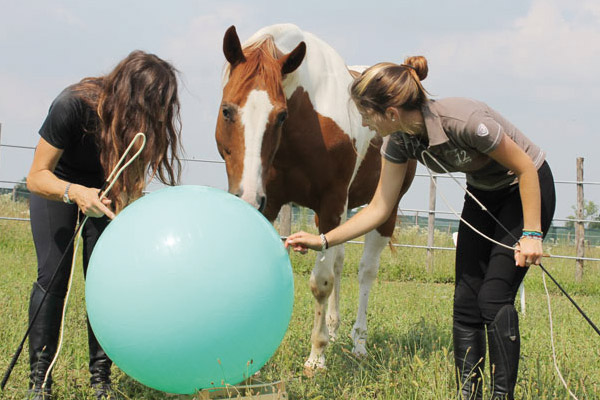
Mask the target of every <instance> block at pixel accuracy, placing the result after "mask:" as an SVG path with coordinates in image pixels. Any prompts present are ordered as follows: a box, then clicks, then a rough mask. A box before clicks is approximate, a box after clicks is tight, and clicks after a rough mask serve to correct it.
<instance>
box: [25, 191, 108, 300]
mask: <svg viewBox="0 0 600 400" xmlns="http://www.w3.org/2000/svg"><path fill="white" fill-rule="evenodd" d="M29 208H30V218H31V232H32V234H33V242H34V245H35V250H36V254H37V261H38V278H37V282H38V284H39V285H40V286H41V287H42V288H44V290H49V291H50V293H51V294H53V295H54V296H58V297H64V296H65V294H66V292H67V285H68V281H69V273H70V269H71V263H72V261H73V244H71V246H69V241H70V240H71V238H72V237H73V234H74V233H75V227H76V225H77V214H78V208H77V205H75V204H65V203H61V202H58V201H52V200H47V199H44V198H42V197H39V196H36V195H34V194H31V198H30V206H29ZM81 216H82V217H83V215H81ZM82 221H83V219H82ZM109 221H110V220H109V219H108V217H106V216H105V217H102V218H91V217H90V218H88V221H87V222H86V224H85V225H84V227H83V230H82V232H81V240H82V242H83V272H84V274H85V273H86V272H87V267H88V262H89V260H90V256H91V254H92V250H93V249H94V245H95V244H96V241H97V240H98V238H99V237H100V234H101V233H102V231H103V230H104V228H106V226H107V225H108V223H109ZM67 246H68V248H67ZM65 251H66V254H65V256H64V258H63V260H62V262H61V263H60V265H59V264H58V263H59V261H60V259H61V257H62V256H63V254H64V253H65ZM57 268H59V269H60V270H59V271H58V273H57V276H56V278H55V280H54V283H52V287H49V285H50V279H51V278H52V275H53V274H54V272H55V271H56V269H57Z"/></svg>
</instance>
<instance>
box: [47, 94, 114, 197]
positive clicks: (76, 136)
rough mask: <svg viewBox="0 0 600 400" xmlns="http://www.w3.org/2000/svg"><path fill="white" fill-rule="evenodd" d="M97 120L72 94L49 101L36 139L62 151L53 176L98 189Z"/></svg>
mask: <svg viewBox="0 0 600 400" xmlns="http://www.w3.org/2000/svg"><path fill="white" fill-rule="evenodd" d="M99 126H100V118H99V117H98V114H97V113H96V111H95V110H93V109H92V108H91V107H90V106H89V105H88V104H87V103H85V102H84V101H83V100H82V99H81V98H80V97H79V96H77V95H76V94H75V93H74V92H73V88H72V87H68V88H66V89H65V90H63V91H62V92H61V93H60V94H59V95H58V97H57V98H56V99H54V101H53V102H52V105H51V106H50V110H49V111H48V116H47V117H46V120H45V121H44V123H43V124H42V127H41V128H40V132H39V133H40V136H41V137H43V138H44V139H45V140H46V141H47V142H48V143H50V144H51V145H52V146H54V147H56V148H58V149H61V150H63V154H62V156H61V158H60V160H59V161H58V164H57V165H56V168H55V170H54V174H55V175H56V176H57V177H58V178H60V179H64V180H66V181H69V182H73V183H77V184H80V185H84V186H88V187H95V188H100V187H102V184H103V182H104V173H103V170H102V166H101V164H100V153H99V151H98V146H97V143H96V141H97V138H98V130H99Z"/></svg>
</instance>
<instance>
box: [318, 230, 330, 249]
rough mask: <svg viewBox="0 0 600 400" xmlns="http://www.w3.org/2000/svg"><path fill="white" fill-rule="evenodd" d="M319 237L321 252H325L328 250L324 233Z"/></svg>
mask: <svg viewBox="0 0 600 400" xmlns="http://www.w3.org/2000/svg"><path fill="white" fill-rule="evenodd" d="M319 236H320V237H321V251H325V250H327V249H328V248H329V242H328V241H327V238H326V237H325V234H324V233H321V234H320V235H319Z"/></svg>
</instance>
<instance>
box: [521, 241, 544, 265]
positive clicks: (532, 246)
mask: <svg viewBox="0 0 600 400" xmlns="http://www.w3.org/2000/svg"><path fill="white" fill-rule="evenodd" d="M543 254H544V249H543V247H542V241H541V240H539V239H532V238H528V237H524V238H521V239H519V241H518V242H517V244H516V246H515V265H516V266H518V267H529V266H530V265H531V264H534V265H539V264H540V263H541V262H542V256H543Z"/></svg>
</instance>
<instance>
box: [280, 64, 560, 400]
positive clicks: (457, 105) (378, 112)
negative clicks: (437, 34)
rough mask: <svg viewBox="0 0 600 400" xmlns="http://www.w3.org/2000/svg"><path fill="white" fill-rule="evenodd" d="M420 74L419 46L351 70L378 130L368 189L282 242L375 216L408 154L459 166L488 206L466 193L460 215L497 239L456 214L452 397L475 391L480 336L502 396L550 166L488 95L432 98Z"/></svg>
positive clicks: (335, 234) (542, 220) (350, 228)
mask: <svg viewBox="0 0 600 400" xmlns="http://www.w3.org/2000/svg"><path fill="white" fill-rule="evenodd" d="M427 74H428V66H427V60H426V59H425V57H422V56H417V57H409V58H407V59H406V60H405V62H404V63H403V64H400V65H398V64H393V63H380V64H377V65H374V66H372V67H370V68H368V69H366V70H365V71H364V72H363V73H362V74H361V76H360V77H358V78H356V80H355V81H354V82H353V84H352V86H351V89H350V90H351V96H352V99H353V100H354V102H355V103H356V105H357V107H358V110H359V111H360V113H361V115H362V119H363V125H364V126H368V127H370V128H371V129H372V130H375V131H377V132H378V133H379V134H380V135H381V136H383V137H384V143H383V145H382V148H381V154H382V157H383V160H382V167H381V177H380V181H379V185H378V187H377V190H376V192H375V195H374V196H373V199H372V201H371V202H370V203H369V205H368V206H366V207H365V208H364V209H362V210H361V211H360V212H359V213H357V214H356V215H355V216H354V217H352V218H350V219H349V220H348V221H347V222H346V223H344V224H343V225H340V226H339V227H337V228H336V229H333V230H332V231H330V232H327V233H326V234H324V235H321V236H316V235H311V234H308V233H305V232H298V233H295V234H293V235H290V236H289V237H288V239H287V240H286V247H287V246H290V247H291V248H292V249H294V250H296V251H300V252H305V251H306V250H307V249H313V250H321V249H322V248H323V247H325V246H335V245H337V244H341V243H344V242H346V241H348V240H350V239H353V238H355V237H357V236H360V235H362V234H364V233H366V232H368V231H370V230H371V229H373V228H375V227H377V226H379V225H380V224H381V223H382V222H383V221H384V220H385V219H386V218H387V217H388V216H389V213H390V212H391V210H392V208H393V206H394V204H395V201H396V200H397V198H398V195H399V193H400V188H401V187H402V183H403V180H404V178H405V174H406V170H407V163H410V162H415V160H417V161H419V162H421V163H422V164H424V165H425V166H426V167H427V168H429V169H430V170H433V171H434V172H437V173H443V172H456V171H459V172H464V173H465V174H466V178H467V189H468V191H469V192H470V193H471V194H472V195H474V196H473V197H475V198H476V199H477V200H478V201H479V202H481V203H482V204H483V205H484V206H485V208H486V209H487V210H484V209H482V207H481V205H480V204H478V203H477V201H475V200H474V199H473V198H471V197H470V196H469V195H466V196H465V203H464V206H463V211H462V219H463V220H464V221H466V223H468V224H470V225H471V226H472V227H473V228H475V229H477V230H478V231H479V232H481V233H483V234H484V235H486V236H488V237H489V238H492V239H493V240H494V241H495V242H496V243H494V242H492V241H490V240H489V239H487V238H484V237H483V236H481V235H479V234H478V233H476V232H475V231H474V230H473V229H472V228H471V227H469V226H468V225H467V224H466V223H465V222H463V221H461V223H460V226H459V234H458V243H457V249H456V279H455V291H454V310H453V339H454V358H455V365H456V371H457V383H458V397H459V398H461V399H481V396H482V382H483V379H482V376H483V364H484V359H485V355H486V336H487V347H489V356H490V372H491V377H490V378H491V379H490V380H489V381H490V382H491V386H492V387H491V392H492V399H494V400H499V399H503V400H504V399H509V400H510V399H513V398H514V388H515V384H516V380H517V371H518V364H519V355H520V336H519V324H518V315H517V311H516V309H515V308H514V300H515V296H516V293H517V290H518V288H519V285H520V283H521V281H522V280H523V278H524V277H525V274H526V273H527V271H528V269H529V266H530V265H532V264H534V265H536V264H539V263H540V261H541V257H542V254H543V249H542V239H543V237H544V236H545V234H546V233H547V231H548V228H549V227H550V223H551V221H552V217H553V215H554V208H555V192H554V180H553V178H552V172H551V171H550V167H549V166H548V163H547V162H546V161H545V153H544V151H543V150H542V149H540V148H539V147H538V146H536V145H535V144H534V143H532V142H531V141H530V140H529V139H528V138H527V137H526V136H525V135H524V134H523V133H522V132H521V131H519V130H518V129H517V128H516V127H515V126H514V125H512V124H511V123H510V122H509V121H508V120H506V119H505V118H504V117H502V116H501V115H500V114H499V113H498V112H497V111H495V110H494V109H492V108H491V107H489V106H488V105H487V104H485V103H483V102H480V101H476V100H472V99H466V98H445V99H439V100H433V99H430V98H429V96H428V95H427V91H426V90H425V89H424V88H423V86H422V84H421V81H423V80H424V79H425V78H426V77H427ZM504 228H506V230H505V229H504ZM515 237H516V238H520V239H519V240H518V242H517V243H515V240H514V238H515ZM500 243H501V244H503V245H506V246H508V247H513V246H514V250H509V249H507V248H506V247H503V246H501V245H500ZM486 331H487V333H486Z"/></svg>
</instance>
